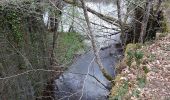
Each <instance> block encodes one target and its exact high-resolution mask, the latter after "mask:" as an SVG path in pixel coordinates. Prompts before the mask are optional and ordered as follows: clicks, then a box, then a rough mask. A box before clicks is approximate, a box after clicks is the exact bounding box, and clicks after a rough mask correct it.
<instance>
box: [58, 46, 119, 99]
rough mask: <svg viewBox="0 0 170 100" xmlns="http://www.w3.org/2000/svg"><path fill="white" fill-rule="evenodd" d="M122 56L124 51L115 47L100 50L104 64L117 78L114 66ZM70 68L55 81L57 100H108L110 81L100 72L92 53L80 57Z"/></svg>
mask: <svg viewBox="0 0 170 100" xmlns="http://www.w3.org/2000/svg"><path fill="white" fill-rule="evenodd" d="M110 52H112V55H110ZM120 55H122V51H118V49H116V48H115V46H110V47H108V48H106V49H104V50H100V56H101V60H102V63H103V65H104V66H105V69H106V70H107V72H108V73H109V74H110V75H112V76H113V77H114V76H115V70H114V65H115V63H116V62H117V61H118V60H119V59H118V56H120ZM69 68H70V69H69V70H67V71H66V72H65V73H63V75H62V76H61V77H60V78H59V79H57V80H55V97H56V98H55V99H56V100H58V99H62V100H68V99H69V100H78V99H79V98H81V100H106V99H107V95H108V94H109V90H108V88H107V87H108V85H109V81H108V80H106V78H105V77H104V76H103V75H102V73H101V71H100V70H99V67H98V65H97V64H96V62H95V60H94V55H93V52H92V51H89V52H87V53H86V54H84V55H82V56H80V57H79V58H78V59H77V61H76V62H75V63H73V64H72V65H71V66H70V67H69ZM87 73H88V75H87Z"/></svg>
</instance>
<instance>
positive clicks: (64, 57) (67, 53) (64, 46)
mask: <svg viewBox="0 0 170 100" xmlns="http://www.w3.org/2000/svg"><path fill="white" fill-rule="evenodd" d="M83 49H84V44H83V42H82V37H81V36H80V35H79V34H78V33H73V32H71V33H69V32H68V33H61V34H60V36H59V38H58V47H57V50H56V54H57V56H58V57H57V59H58V60H59V61H58V63H62V64H63V63H67V64H69V63H70V62H71V61H72V59H73V57H74V54H75V53H76V52H78V51H79V50H83Z"/></svg>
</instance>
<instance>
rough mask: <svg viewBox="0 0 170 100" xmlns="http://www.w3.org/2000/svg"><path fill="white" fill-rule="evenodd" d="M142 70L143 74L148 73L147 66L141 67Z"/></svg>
mask: <svg viewBox="0 0 170 100" xmlns="http://www.w3.org/2000/svg"><path fill="white" fill-rule="evenodd" d="M142 69H143V71H144V72H145V74H147V73H148V72H149V69H148V68H147V66H143V67H142Z"/></svg>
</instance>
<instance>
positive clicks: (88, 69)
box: [44, 1, 122, 100]
mask: <svg viewBox="0 0 170 100" xmlns="http://www.w3.org/2000/svg"><path fill="white" fill-rule="evenodd" d="M86 5H87V6H88V7H90V8H92V9H94V10H96V11H98V12H101V13H102V14H104V15H109V16H115V17H117V15H116V13H117V12H116V6H115V5H114V4H113V3H108V2H106V3H100V2H94V1H93V2H91V1H89V2H86ZM74 11H75V12H76V13H73V7H72V6H71V5H67V6H66V7H64V13H63V15H62V23H61V25H60V26H62V27H60V30H61V31H68V30H69V28H70V25H72V24H73V29H74V31H76V32H78V33H80V34H81V35H82V36H87V31H86V28H87V26H86V23H85V21H84V15H83V11H82V9H79V8H74ZM47 15H48V13H47V12H46V13H45V14H44V22H46V19H47V18H46V17H47ZM73 15H75V16H74V17H73ZM88 15H89V18H90V21H91V22H93V23H95V24H97V25H94V24H91V25H92V31H93V34H94V35H95V37H96V38H95V39H96V41H97V45H98V48H99V49H100V48H102V49H101V50H100V52H99V54H100V56H101V61H102V63H103V65H104V67H105V69H106V71H107V72H108V73H109V74H110V75H111V76H112V77H114V76H115V69H114V66H115V64H116V63H117V62H118V60H119V59H120V57H121V55H122V51H121V48H116V47H115V44H117V43H120V42H121V41H120V34H117V35H112V36H109V35H110V34H112V33H115V32H116V31H115V30H112V29H111V28H117V27H116V26H113V25H111V24H108V23H107V22H105V21H103V20H101V19H100V18H98V17H96V16H95V15H93V14H91V13H88ZM102 26H105V27H107V28H104V27H102ZM103 36H104V37H103ZM84 43H86V44H87V45H89V46H91V44H90V40H89V39H86V40H84ZM105 47H106V48H105ZM109 85H110V82H109V81H108V80H107V79H106V78H105V77H104V76H103V74H102V72H101V71H100V69H99V67H98V65H97V64H96V62H95V61H94V54H93V51H92V50H90V51H88V52H87V53H85V54H83V55H81V56H80V57H78V58H77V60H76V61H75V62H74V63H73V64H72V65H71V66H70V67H69V69H68V70H67V71H65V72H64V73H63V75H61V76H60V78H59V79H56V80H55V100H107V95H108V94H109V88H111V87H110V86H109Z"/></svg>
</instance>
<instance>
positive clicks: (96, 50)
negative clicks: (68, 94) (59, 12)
mask: <svg viewBox="0 0 170 100" xmlns="http://www.w3.org/2000/svg"><path fill="white" fill-rule="evenodd" d="M81 3H82V8H83V11H84V16H85V20H86V23H87V27H88V34H89V35H90V37H91V42H92V48H93V51H94V55H95V59H96V63H97V64H98V66H99V68H100V70H101V72H102V74H103V76H104V77H105V78H106V79H108V80H109V81H112V79H113V78H112V77H111V75H109V74H108V73H107V71H106V70H105V69H104V66H103V64H102V62H101V59H100V56H99V51H98V49H97V45H96V42H95V38H94V35H93V33H92V30H91V26H90V21H89V17H88V14H87V8H86V6H85V2H84V0H81Z"/></svg>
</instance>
